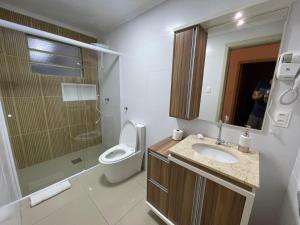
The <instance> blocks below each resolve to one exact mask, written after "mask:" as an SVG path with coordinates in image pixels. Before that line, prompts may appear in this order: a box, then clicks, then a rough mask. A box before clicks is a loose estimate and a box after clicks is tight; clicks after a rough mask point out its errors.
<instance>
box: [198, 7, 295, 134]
mask: <svg viewBox="0 0 300 225" xmlns="http://www.w3.org/2000/svg"><path fill="white" fill-rule="evenodd" d="M288 9H289V4H288V2H284V1H280V2H279V1H269V2H266V3H262V4H259V5H255V6H252V7H249V8H246V9H243V10H241V11H238V12H235V13H231V14H227V15H223V16H220V17H217V18H214V19H211V20H209V21H206V22H203V23H201V26H202V27H203V28H205V29H206V30H207V31H208V40H207V47H206V56H205V66H204V75H203V84H202V93H201V102H200V114H199V118H200V119H203V120H208V121H213V122H217V121H219V120H220V119H222V120H223V121H224V120H225V117H228V123H229V124H232V125H236V126H245V125H249V126H251V128H253V129H258V130H260V129H262V124H263V121H264V118H265V114H266V106H267V103H268V99H269V98H270V90H271V85H272V78H273V75H274V70H275V66H276V61H277V57H278V54H279V49H280V43H281V38H282V34H283V30H284V25H285V22H286V19H287V14H288Z"/></svg>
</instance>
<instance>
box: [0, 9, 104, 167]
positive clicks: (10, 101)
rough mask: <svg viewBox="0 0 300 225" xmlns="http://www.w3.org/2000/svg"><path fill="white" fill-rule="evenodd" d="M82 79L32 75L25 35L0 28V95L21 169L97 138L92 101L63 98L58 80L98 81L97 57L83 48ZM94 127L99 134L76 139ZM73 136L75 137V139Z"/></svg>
mask: <svg viewBox="0 0 300 225" xmlns="http://www.w3.org/2000/svg"><path fill="white" fill-rule="evenodd" d="M0 18H1V19H5V20H9V21H13V22H16V23H19V24H22V25H26V26H30V27H33V28H37V29H40V30H44V31H47V32H51V33H54V34H58V35H61V36H65V37H69V38H72V39H75V40H79V41H82V42H87V43H93V42H96V39H94V38H91V37H88V36H85V35H82V34H79V33H76V32H73V31H71V30H68V29H65V28H62V27H58V26H56V25H52V24H49V23H46V22H42V21H39V20H36V19H33V18H30V17H27V16H23V15H20V14H16V13H14V12H11V11H8V10H5V9H0ZM82 60H83V68H84V69H83V78H74V77H73V78H72V77H63V76H45V75H40V74H33V73H32V72H31V68H30V65H29V59H28V50H27V44H26V35H25V34H24V33H21V32H17V31H13V30H9V29H5V28H0V97H1V100H2V103H3V106H4V109H5V110H4V111H5V112H4V114H5V116H6V121H7V125H8V127H9V135H10V140H11V144H12V148H13V153H14V156H15V161H16V164H17V167H18V168H19V169H21V168H25V167H28V166H31V165H34V164H36V163H40V162H43V161H47V160H50V159H53V158H56V157H60V156H62V155H65V154H68V153H71V152H75V151H78V150H82V149H84V148H87V147H90V146H93V145H97V144H100V143H101V133H100V132H101V129H100V127H99V126H101V125H100V124H98V125H96V123H95V121H96V120H97V119H98V117H99V115H98V113H97V111H96V101H77V102H63V101H62V91H61V83H62V82H67V83H88V84H96V85H97V89H98V93H99V85H98V84H99V82H98V56H97V53H96V52H93V51H90V50H87V49H82ZM91 131H96V133H97V134H98V135H97V138H94V139H84V138H78V137H79V136H78V135H81V137H82V136H83V137H84V135H85V134H86V133H88V132H91ZM76 137H77V138H76Z"/></svg>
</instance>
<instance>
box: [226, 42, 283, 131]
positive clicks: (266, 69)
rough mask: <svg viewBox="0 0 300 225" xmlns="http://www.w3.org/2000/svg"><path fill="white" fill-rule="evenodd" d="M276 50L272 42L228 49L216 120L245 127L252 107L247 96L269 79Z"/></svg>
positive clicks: (250, 100) (273, 66)
mask: <svg viewBox="0 0 300 225" xmlns="http://www.w3.org/2000/svg"><path fill="white" fill-rule="evenodd" d="M279 47H280V42H276V43H268V44H262V45H255V46H247V47H241V48H231V49H229V53H228V62H227V74H226V85H225V90H224V95H223V96H224V99H223V107H222V109H223V110H222V113H221V118H220V119H224V118H225V117H226V116H227V117H228V118H229V121H228V123H229V124H232V125H238V126H244V125H245V124H247V120H248V117H249V114H250V112H251V109H252V107H253V104H254V101H253V100H252V98H251V95H252V93H253V91H254V90H255V87H256V86H257V84H258V82H259V81H260V80H264V81H266V79H269V80H270V78H272V77H273V74H274V69H275V65H276V61H277V56H278V52H279ZM249 96H250V97H249Z"/></svg>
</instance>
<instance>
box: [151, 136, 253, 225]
mask: <svg viewBox="0 0 300 225" xmlns="http://www.w3.org/2000/svg"><path fill="white" fill-rule="evenodd" d="M177 143H178V142H177V141H174V140H172V139H171V138H167V139H164V140H163V141H161V142H159V143H158V144H156V145H153V146H151V147H149V149H148V173H147V204H148V205H149V206H150V208H151V209H152V210H153V211H154V212H155V213H156V214H157V215H158V216H160V217H161V218H162V219H163V220H164V221H165V222H166V223H167V224H169V225H247V224H248V220H249V217H250V213H251V209H252V204H253V201H254V196H255V194H254V190H253V189H252V188H251V187H250V186H247V185H245V184H242V183H239V182H237V181H235V180H232V179H230V178H228V177H225V176H223V175H222V174H218V173H216V172H213V171H211V170H210V169H208V168H204V167H201V166H199V165H196V164H194V163H192V162H190V161H187V160H186V159H184V158H181V157H177V156H174V155H173V154H170V152H169V151H168V149H169V148H171V147H172V146H174V145H175V144H177Z"/></svg>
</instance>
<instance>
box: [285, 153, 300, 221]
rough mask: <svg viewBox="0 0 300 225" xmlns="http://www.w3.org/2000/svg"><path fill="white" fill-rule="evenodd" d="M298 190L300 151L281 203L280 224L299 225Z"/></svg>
mask: <svg viewBox="0 0 300 225" xmlns="http://www.w3.org/2000/svg"><path fill="white" fill-rule="evenodd" d="M298 191H300V152H299V153H298V156H297V159H296V163H295V166H294V169H293V171H292V174H291V176H290V182H289V185H288V190H287V193H286V195H285V198H284V201H283V204H282V214H281V224H289V225H300V215H299V207H300V205H298V201H297V192H298Z"/></svg>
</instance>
